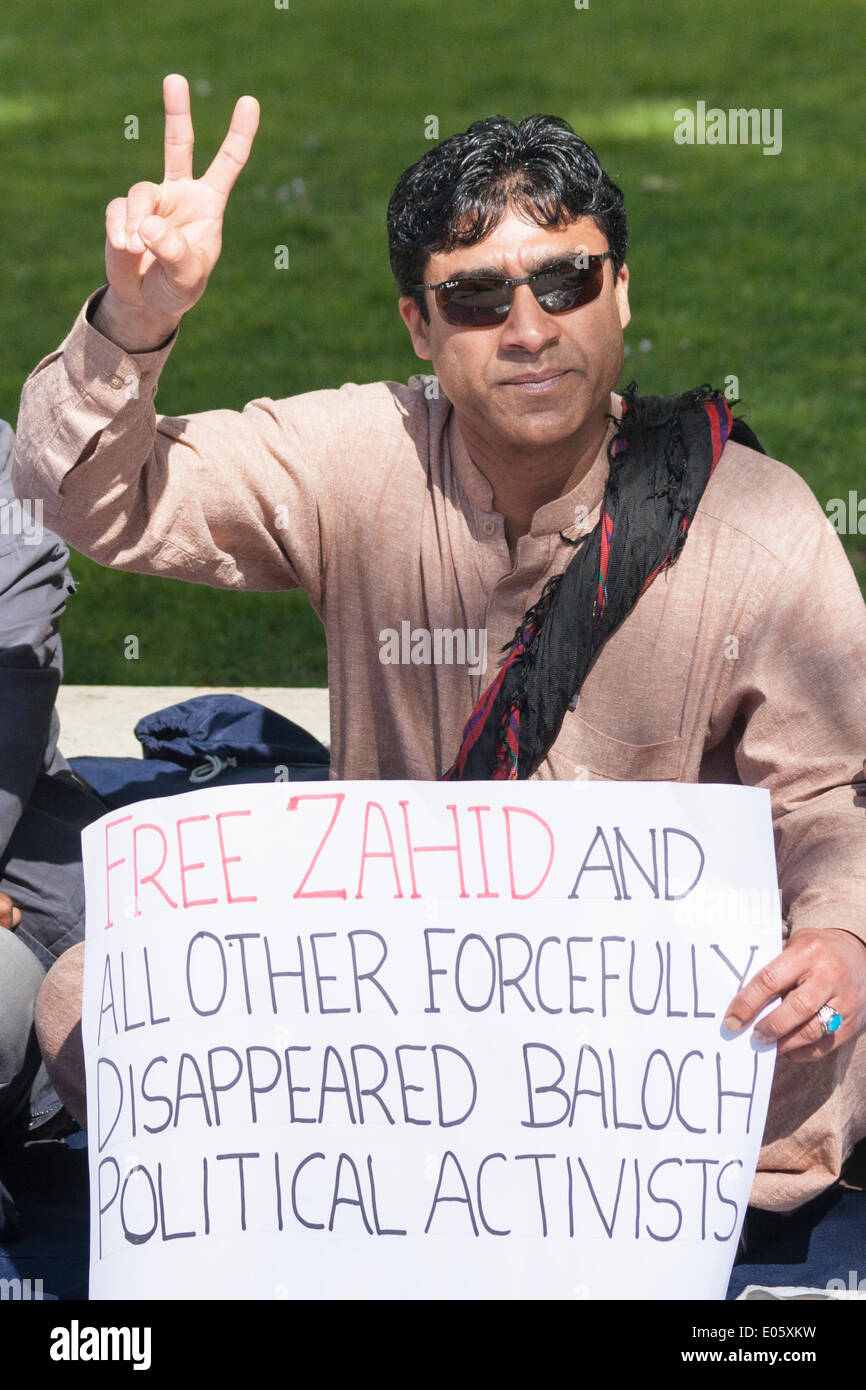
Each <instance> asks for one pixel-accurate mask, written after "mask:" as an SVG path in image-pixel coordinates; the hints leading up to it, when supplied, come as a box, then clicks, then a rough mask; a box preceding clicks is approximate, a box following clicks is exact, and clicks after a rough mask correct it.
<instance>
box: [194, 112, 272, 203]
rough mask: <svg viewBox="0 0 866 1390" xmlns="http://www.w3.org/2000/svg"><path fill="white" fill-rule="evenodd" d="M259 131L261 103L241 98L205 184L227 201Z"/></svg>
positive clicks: (206, 175)
mask: <svg viewBox="0 0 866 1390" xmlns="http://www.w3.org/2000/svg"><path fill="white" fill-rule="evenodd" d="M258 128H259V103H258V102H257V101H256V99H255V97H240V98H239V100H238V101H237V102H236V104H235V109H234V111H233V112H232V119H231V125H230V126H229V128H228V132H227V134H226V137H225V139H224V140H223V142H222V144H221V145H220V147H219V149H218V150H217V152H216V154H215V155H214V158H213V162H212V163H211V165H210V167H209V169H208V170H207V173H206V174H204V175H203V178H202V182H203V183H206V184H209V185H210V187H211V188H213V189H214V190H215V191H216V192H217V193H221V194H222V195H223V197H225V198H227V197H228V195H229V193H231V191H232V188H233V187H234V184H235V180H236V179H237V177H238V174H239V173H240V172H241V169H243V167H244V165H245V164H246V162H247V160H248V159H249V157H250V150H251V149H252V145H253V137H254V136H255V133H256V131H257V130H258Z"/></svg>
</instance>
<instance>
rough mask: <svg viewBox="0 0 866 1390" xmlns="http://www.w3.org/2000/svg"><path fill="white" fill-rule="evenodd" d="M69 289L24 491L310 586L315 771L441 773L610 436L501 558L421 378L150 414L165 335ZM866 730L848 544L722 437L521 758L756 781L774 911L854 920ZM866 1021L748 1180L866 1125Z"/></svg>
mask: <svg viewBox="0 0 866 1390" xmlns="http://www.w3.org/2000/svg"><path fill="white" fill-rule="evenodd" d="M92 304H93V301H90V305H91V306H92ZM88 307H89V306H85V308H84V309H82V311H81V313H80V314H79V316H78V319H77V320H76V323H75V325H74V327H73V329H72V331H71V332H70V334H69V335H68V337H67V338H66V339H65V341H64V342H63V343H62V344H61V347H60V348H59V349H58V351H57V352H55V353H52V354H50V355H49V356H48V357H46V358H45V359H44V360H43V361H42V362H41V363H40V364H39V366H38V367H37V368H36V369H35V371H34V372H33V373H32V374H31V376H30V377H29V378H28V381H27V384H26V386H25V389H24V394H23V397H22V405H21V415H20V419H19V424H18V444H17V450H16V459H15V473H14V479H15V486H16V490H17V492H18V493H19V495H20V496H22V497H31V498H37V497H38V498H41V499H42V501H43V504H44V519H45V523H46V524H47V525H48V526H50V527H51V528H52V529H53V530H55V531H56V532H57V533H58V534H59V535H61V536H62V537H63V538H64V539H65V540H66V541H68V542H69V543H70V544H71V545H73V546H75V547H76V548H77V549H78V550H80V551H82V552H83V553H84V554H86V555H89V556H91V557H92V558H93V559H94V560H96V561H98V562H99V563H100V564H103V565H110V566H114V567H119V568H122V569H130V570H136V571H139V572H143V573H148V574H155V575H166V576H170V577H173V578H177V579H186V580H191V581H193V582H195V583H201V584H210V585H215V586H218V587H222V588H227V589H257V590H276V589H289V588H294V587H301V588H303V589H304V590H305V591H306V592H307V594H308V595H309V597H310V599H311V601H312V603H313V606H314V608H315V610H316V612H317V613H318V614H319V616H320V618H321V620H322V622H323V624H324V627H325V633H326V637H327V644H328V667H329V687H330V700H331V747H332V773H333V776H334V777H339V778H401V777H408V778H435V777H439V776H440V775H441V774H442V773H443V772H444V771H445V770H446V768H447V767H448V766H449V765H450V764H451V762H452V761H453V759H454V757H455V755H456V752H457V749H458V746H459V743H460V735H461V730H462V727H463V724H464V722H465V720H466V718H467V716H468V715H469V713H470V711H471V709H472V707H473V704H474V703H475V701H476V699H477V698H478V695H479V694H480V692H481V690H482V689H483V688H484V687H485V686H486V685H487V684H488V683H489V681H490V680H491V679H492V678H493V675H494V674H495V671H496V667H497V663H498V660H499V658H500V656H501V649H502V646H503V644H504V643H505V642H507V641H508V640H509V639H510V638H511V637H512V636H513V634H514V631H515V628H516V627H517V625H518V623H519V621H520V619H521V617H522V615H523V613H524V612H525V610H526V609H527V608H528V607H529V605H530V604H531V603H533V602H534V601H535V600H536V599H537V598H538V596H539V594H540V592H541V590H542V588H543V586H544V583H545V581H546V580H547V579H548V578H549V577H550V576H551V575H552V574H555V573H557V572H559V571H560V570H562V569H563V568H564V567H565V566H566V565H567V564H568V563H569V560H570V559H571V558H572V555H573V553H574V552H573V545H572V544H569V542H574V541H575V540H576V539H578V538H579V537H580V536H582V535H585V534H586V533H587V532H588V531H590V530H591V529H592V528H593V527H594V525H595V524H596V522H597V520H598V516H599V512H600V506H601V502H602V496H603V492H604V486H605V480H606V476H607V466H608V465H607V452H606V444H605V446H603V447H602V448H601V449H600V451H599V454H598V456H597V458H596V459H595V462H594V463H593V465H592V467H591V468H590V470H589V472H588V473H587V474H586V476H585V477H584V478H583V479H582V480H581V482H580V483H579V484H578V485H577V486H576V487H575V488H574V489H573V490H572V491H571V492H569V493H568V494H567V495H565V496H563V497H560V498H558V499H556V500H555V501H553V502H549V503H547V504H546V505H545V506H543V507H541V508H540V509H539V510H538V511H537V512H536V513H535V516H534V517H533V521H532V526H531V529H530V531H529V533H528V534H527V535H525V536H522V537H521V538H520V540H519V541H518V543H517V547H516V553H515V555H514V557H513V558H512V557H511V555H510V553H509V548H508V545H507V542H506V538H505V530H504V521H503V517H502V516H501V515H500V514H499V513H497V511H496V510H495V507H494V503H493V493H492V489H491V486H490V484H489V483H488V482H487V480H486V478H485V477H484V476H483V474H482V473H481V472H480V471H479V469H478V468H476V466H475V465H474V464H473V462H472V460H471V458H470V457H469V454H468V453H467V450H466V448H465V445H464V444H463V441H462V438H461V435H460V431H459V428H458V426H457V422H456V419H455V416H454V411H453V409H452V407H451V405H450V402H449V401H448V400H447V399H446V398H445V397H444V396H443V395H441V394H438V393H437V390H436V383H435V381H434V380H433V379H431V378H427V377H420V376H419V377H413V378H412V379H411V380H410V381H409V383H408V385H402V384H397V383H395V382H375V383H372V384H369V385H360V386H359V385H346V386H343V387H342V388H341V389H339V390H333V391H314V392H310V393H308V394H305V395H301V396H296V397H293V398H291V399H287V400H280V401H273V400H269V399H262V400H257V401H253V402H252V403H251V404H250V405H248V406H247V407H246V408H245V409H244V410H243V411H241V412H235V411H230V410H214V411H208V412H205V413H202V414H198V415H193V416H189V417H180V418H169V417H165V416H158V415H156V414H155V412H154V401H153V398H154V395H155V393H156V389H157V382H158V377H159V373H160V370H161V368H162V365H163V363H164V362H165V360H166V358H167V357H168V354H169V352H170V350H171V347H172V345H173V340H172V343H169V344H168V345H167V346H166V347H164V348H162V349H160V350H158V351H155V352H149V353H139V354H132V355H129V354H126V353H124V352H122V351H121V350H120V349H119V348H117V347H115V346H114V345H113V344H112V343H110V342H109V341H108V340H107V339H106V338H104V337H103V336H102V335H101V334H100V333H98V332H97V331H96V330H95V329H94V328H93V327H92V326H91V325H90V324H89V322H88V321H87V316H86V311H87V309H88ZM617 409H618V400H617V398H616V397H612V412H613V413H614V414H616V413H617ZM612 429H613V426H611V430H612ZM425 634H426V636H425ZM437 644H438V645H437ZM483 654H486V658H487V663H486V670H482V669H481V667H482V661H481V659H479V657H480V656H481V655H483ZM449 657H450V660H449ZM434 658H438V659H434ZM285 677H286V679H287V680H290V679H291V672H290V671H286V673H285ZM864 755H866V607H864V603H863V599H862V597H861V594H860V591H859V588H858V585H857V582H856V579H855V577H854V574H853V572H852V570H851V567H850V565H849V563H848V561H847V558H846V556H845V554H844V551H843V549H842V546H841V544H840V542H839V540H838V537H837V536H836V534H835V532H834V531H833V529H832V527H831V525H830V523H829V521H828V519H827V517H826V516H825V514H824V513H823V512H822V510H821V508H820V506H819V504H818V502H817V501H816V499H815V497H814V496H813V495H812V493H811V492H810V490H809V488H808V487H807V486H806V484H805V483H804V482H803V481H802V479H801V478H799V477H798V476H797V474H796V473H794V472H792V471H791V470H790V469H789V468H786V467H785V466H784V465H783V464H781V463H778V462H776V461H775V460H773V459H770V458H766V457H764V456H763V455H761V454H757V453H755V452H753V451H752V450H750V449H746V448H743V447H742V446H740V445H737V444H734V443H728V445H727V446H726V448H725V450H724V453H723V455H722V458H721V460H720V462H719V464H718V466H717V467H716V470H715V472H714V474H713V476H712V478H711V479H710V482H709V484H708V486H707V488H706V491H705V493H704V496H703V498H702V501H701V503H700V506H699V508H698V511H697V514H696V516H695V518H694V521H693V523H692V525H691V528H690V531H689V535H688V540H687V543H686V545H685V548H684V550H683V552H682V554H681V556H680V558H679V559H678V561H677V563H676V564H675V565H674V566H673V567H672V568H671V569H669V570H667V571H665V572H664V573H663V574H662V575H661V576H660V577H659V578H657V579H656V580H655V581H654V583H653V584H652V585H651V586H650V588H649V589H648V590H647V592H646V593H645V594H644V595H643V596H642V598H641V599H640V601H639V602H638V604H637V605H636V607H635V608H634V609H633V611H632V612H631V613H630V614H629V616H628V617H627V618H626V620H625V621H624V622H623V624H622V625H621V627H620V628H619V629H618V631H617V632H616V633H614V635H613V636H612V637H611V638H610V640H609V641H608V643H607V644H606V646H605V647H604V649H603V650H602V652H601V654H600V656H599V657H598V659H597V661H596V663H595V665H594V666H593V668H592V670H591V672H590V674H589V676H588V677H587V679H586V681H585V682H584V685H583V688H582V690H581V692H580V698H579V701H578V704H577V708H576V709H574V710H573V711H570V712H569V713H568V714H566V716H565V720H564V723H563V725H562V729H561V731H560V733H559V736H558V737H557V739H556V741H555V743H554V745H553V747H552V748H551V749H550V752H549V754H548V756H547V758H546V759H545V761H544V762H543V763H542V765H541V766H540V768H539V769H538V772H537V773H536V775H537V776H538V777H541V778H574V777H580V778H590V779H592V778H607V779H611V778H612V779H617V780H676V781H684V782H695V781H716V782H717V781H737V780H739V781H742V782H744V783H746V784H748V785H751V786H761V787H766V788H768V789H769V791H770V795H771V799H772V807H773V819H774V826H775V835H776V851H777V861H778V868H779V878H780V884H781V887H782V894H783V912H784V915H785V917H786V919H787V921H788V923H789V925H790V927H791V928H792V929H793V930H797V929H798V928H802V927H804V926H810V927H819V928H820V927H829V926H835V927H844V928H846V929H847V930H848V931H851V932H854V933H855V934H857V935H858V936H860V937H861V939H863V940H864V941H866V816H864V807H866V799H864V797H863V796H862V794H858V791H857V788H856V786H854V785H852V784H853V783H855V779H858V778H860V777H861V775H862V768H863V760H864ZM862 1040H863V1035H861V1039H860V1040H859V1041H858V1043H856V1044H855V1043H850V1044H847V1045H845V1046H843V1047H842V1048H840V1049H838V1050H836V1051H835V1052H834V1053H833V1054H831V1056H830V1057H829V1058H828V1059H826V1060H825V1061H824V1062H822V1063H820V1064H813V1065H811V1066H808V1067H803V1066H802V1065H801V1066H797V1065H796V1064H793V1063H787V1064H786V1063H785V1061H784V1059H780V1060H779V1063H778V1068H777V1080H776V1084H775V1087H774V1103H773V1106H772V1107H771V1114H770V1121H769V1123H768V1127H767V1131H766V1134H765V1140H766V1143H765V1149H764V1151H763V1152H762V1163H761V1166H762V1168H767V1167H768V1156H769V1166H770V1167H771V1168H772V1169H773V1171H766V1172H759V1174H758V1178H757V1180H756V1187H755V1191H754V1192H753V1200H754V1201H757V1202H758V1203H759V1204H761V1205H767V1206H791V1205H796V1204H797V1203H799V1202H802V1201H803V1200H805V1199H806V1198H807V1197H809V1196H811V1195H813V1194H814V1192H816V1191H819V1190H820V1189H821V1188H822V1187H823V1186H826V1184H827V1183H828V1182H830V1181H832V1180H833V1178H835V1176H836V1175H837V1173H838V1170H839V1166H840V1164H841V1161H842V1159H843V1158H844V1155H845V1153H847V1151H848V1148H849V1147H850V1144H851V1143H852V1142H853V1139H854V1138H856V1137H859V1136H860V1135H861V1134H864V1133H866V1102H864V1100H863V1099H861V1098H860V1097H862V1096H864V1095H866V1084H864V1082H866V1047H863V1046H861V1044H862ZM855 1051H856V1054H857V1057H856V1058H854V1061H853V1062H852V1065H851V1066H848V1065H847V1064H848V1063H849V1061H851V1060H852V1054H853V1053H854V1052H855ZM861 1053H863V1054H864V1060H862V1061H858V1059H859V1058H860V1054H861ZM858 1066H859V1071H858V1070H857V1067H858ZM846 1068H847V1070H846ZM789 1075H790V1078H791V1079H790V1082H788V1081H787V1080H786V1078H787V1077H788V1076H789ZM778 1098H781V1099H778ZM777 1131H778V1133H776V1132H777ZM774 1135H775V1136H776V1137H775V1138H774ZM774 1144H775V1145H776V1148H775V1149H774V1148H773V1145H774ZM779 1145H781V1149H780V1148H779Z"/></svg>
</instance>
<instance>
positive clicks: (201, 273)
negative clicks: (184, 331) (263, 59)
mask: <svg viewBox="0 0 866 1390" xmlns="http://www.w3.org/2000/svg"><path fill="white" fill-rule="evenodd" d="M163 99H164V102H165V175H164V178H163V181H162V183H160V184H155V183H137V184H134V185H133V187H132V188H130V190H129V192H128V194H127V195H126V197H125V198H115V199H113V201H112V202H110V203H109V204H108V207H107V208H106V210H105V230H106V243H105V268H106V272H107V275H108V284H109V290H108V293H107V294H106V296H105V299H104V300H103V304H102V305H101V306H100V311H101V317H102V319H103V321H104V322H107V323H109V324H110V325H111V327H112V328H113V329H114V331H113V332H109V336H112V337H114V338H115V341H120V340H121V338H123V337H126V338H129V337H130V336H132V337H134V338H140V337H142V336H144V337H148V336H151V337H152V336H154V335H156V336H158V337H162V338H164V337H166V336H167V335H168V334H170V333H171V332H172V331H173V329H174V328H175V327H176V325H177V324H178V323H179V321H180V319H181V318H182V317H183V315H184V314H185V313H186V311H187V310H188V309H191V308H192V306H193V304H195V302H196V300H198V299H200V298H201V296H202V294H203V293H204V290H205V286H206V285H207V282H208V277H209V276H210V273H211V271H212V270H213V268H214V266H215V265H216V263H217V261H218V259H219V254H220V249H221V247H222V224H223V215H224V213H225V208H226V203H227V202H228V197H229V194H230V192H231V190H232V188H233V186H234V183H235V180H236V179H237V177H238V175H239V174H240V172H241V169H243V167H244V165H245V164H246V162H247V159H248V158H249V153H250V149H251V147H252V143H253V137H254V136H255V133H256V129H257V127H258V123H259V104H258V102H257V101H256V100H255V98H254V97H241V98H240V100H239V101H238V102H237V104H236V106H235V109H234V112H233V114H232V119H231V124H230V126H229V129H228V133H227V134H226V137H225V139H224V140H223V142H222V144H221V145H220V148H219V150H218V151H217V153H216V156H215V157H214V160H213V162H212V163H211V165H210V167H209V168H208V169H207V171H206V172H205V173H204V174H203V175H202V176H201V178H198V179H196V178H193V169H192V155H193V144H194V137H193V127H192V118H191V116H190V107H189V86H188V84H187V81H186V78H184V77H180V76H178V75H177V74H172V75H171V76H169V77H166V78H165V81H164V82H163ZM103 306H104V309H103ZM94 322H95V323H96V324H97V326H99V319H98V318H97V319H95V320H94ZM118 329H119V330H120V337H118V336H117V333H118ZM123 345H127V344H123Z"/></svg>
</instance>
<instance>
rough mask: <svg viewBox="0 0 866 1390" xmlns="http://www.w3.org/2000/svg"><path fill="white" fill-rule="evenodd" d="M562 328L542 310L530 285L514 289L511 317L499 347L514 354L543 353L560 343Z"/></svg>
mask: <svg viewBox="0 0 866 1390" xmlns="http://www.w3.org/2000/svg"><path fill="white" fill-rule="evenodd" d="M559 334H560V328H559V325H558V323H557V321H556V319H555V318H554V316H553V315H552V314H547V313H545V311H544V310H543V309H542V307H541V305H540V304H539V302H538V300H537V299H536V298H535V295H534V294H533V293H532V290H531V289H530V287H529V285H518V286H517V287H516V289H515V290H514V296H513V298H512V300H511V308H510V310H509V313H508V318H507V319H506V320H505V323H504V324H503V326H502V330H501V337H500V340H499V345H500V347H502V348H506V349H507V350H509V351H511V352H515V351H518V350H520V351H523V352H533V353H537V352H541V350H542V349H543V348H545V347H547V346H548V344H550V343H553V342H555V341H556V340H557V338H558V337H559Z"/></svg>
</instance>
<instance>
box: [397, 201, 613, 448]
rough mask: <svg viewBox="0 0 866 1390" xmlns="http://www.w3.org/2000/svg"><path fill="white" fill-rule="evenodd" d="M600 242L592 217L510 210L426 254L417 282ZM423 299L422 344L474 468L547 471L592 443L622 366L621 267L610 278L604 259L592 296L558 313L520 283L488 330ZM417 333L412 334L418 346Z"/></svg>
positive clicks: (512, 266) (503, 270)
mask: <svg viewBox="0 0 866 1390" xmlns="http://www.w3.org/2000/svg"><path fill="white" fill-rule="evenodd" d="M607 249H608V245H607V241H606V238H605V236H604V234H603V233H602V232H601V231H600V230H599V228H598V227H597V226H596V224H595V223H594V222H593V221H592V219H591V218H579V219H577V220H576V221H574V222H571V223H569V224H568V225H567V226H565V227H562V228H554V229H552V228H547V227H540V226H538V225H537V224H535V223H532V222H528V221H526V220H525V219H524V218H523V217H521V216H518V215H517V214H516V213H514V212H513V211H509V212H507V213H506V214H505V216H504V217H503V218H502V220H501V221H500V222H499V224H498V225H497V226H496V227H495V228H494V229H493V231H492V232H491V233H490V235H489V236H487V237H486V238H485V239H484V240H483V241H481V242H478V243H476V244H475V245H473V246H464V247H458V248H457V249H456V250H454V251H451V252H440V253H437V254H436V255H434V256H431V257H430V258H429V261H428V264H427V267H426V270H425V281H426V282H427V283H428V284H429V283H437V282H438V281H440V280H445V279H449V278H451V277H453V276H456V275H465V274H468V273H470V272H471V271H477V270H479V269H481V268H484V269H487V270H488V271H489V270H493V269H494V268H495V270H496V273H498V274H501V275H503V276H508V277H513V278H518V277H521V276H524V275H527V274H529V273H531V271H532V270H534V269H536V268H537V266H538V264H539V263H540V262H544V261H549V260H551V259H555V258H556V257H557V256H561V255H565V254H571V253H573V252H574V251H576V250H586V251H588V252H590V253H593V252H599V251H606V250H607ZM427 298H428V304H429V311H430V322H429V324H428V325H426V326H425V327H424V329H423V330H422V331H421V333H420V336H421V338H422V345H423V348H424V350H425V351H426V353H427V354H429V356H430V358H431V359H432V361H433V365H434V369H435V372H436V376H437V377H438V379H439V382H440V385H441V387H442V389H443V391H444V393H445V395H446V396H447V397H448V399H449V400H450V401H451V402H452V404H453V406H454V410H455V414H456V416H457V421H458V424H459V427H460V430H461V433H462V435H463V438H464V441H465V443H466V445H467V447H468V448H469V451H470V453H471V454H472V457H473V458H474V459H475V461H476V462H477V463H479V466H481V467H482V468H484V460H486V461H487V463H488V465H490V466H499V467H509V466H510V465H514V464H519V466H520V467H521V468H522V469H524V470H527V469H529V470H530V471H531V472H532V473H536V472H539V471H540V472H545V471H548V470H551V469H552V470H553V472H554V473H556V474H557V475H560V474H563V469H565V468H566V464H567V463H568V462H569V461H571V462H572V463H573V462H574V459H575V457H576V456H577V455H578V454H580V453H582V452H585V451H586V450H587V449H589V450H591V449H592V444H593V440H595V439H596V438H599V442H600V437H603V435H604V431H605V428H606V418H605V417H606V415H607V412H608V410H609V408H610V393H611V391H612V390H613V387H614V386H615V384H616V381H617V379H618V377H619V373H620V371H621V368H622V361H623V340H622V330H623V328H624V326H625V324H626V323H627V322H628V273H627V271H625V270H623V271H621V272H620V275H619V277H618V278H616V279H615V277H614V275H613V269H612V264H611V262H610V261H605V262H604V285H603V288H602V292H601V294H600V295H599V297H598V298H597V299H595V300H593V301H592V303H590V304H587V305H584V306H582V307H580V308H577V309H573V310H571V311H569V312H568V313H566V314H558V315H552V314H547V313H545V311H544V310H543V309H542V307H541V305H539V304H538V302H537V300H535V298H534V296H533V295H532V292H531V290H530V288H529V287H528V286H520V287H518V288H517V289H516V290H515V293H514V299H513V302H512V306H511V311H510V313H509V315H508V318H507V319H506V320H505V322H504V323H503V324H501V325H498V326H496V327H495V328H484V329H479V328H469V329H467V328H455V327H452V326H451V325H449V324H447V323H445V321H444V319H443V318H442V317H441V315H440V314H439V311H438V309H437V308H436V306H435V303H434V302H433V296H432V295H431V294H428V296H427ZM404 302H405V301H401V304H402V303H404ZM401 312H402V308H401ZM417 317H418V320H420V314H419V315H418V316H417ZM404 318H407V315H406V314H405V313H404ZM407 323H409V319H408V318H407ZM409 326H410V332H411V331H412V326H411V324H410V325H409ZM417 337H418V335H416V333H414V332H413V341H415V346H416V350H418V348H419V343H418V340H417ZM421 355H424V352H423V351H422V353H421ZM484 471H485V472H486V471H487V469H486V468H484ZM564 476H567V472H566V473H565V475H564Z"/></svg>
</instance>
